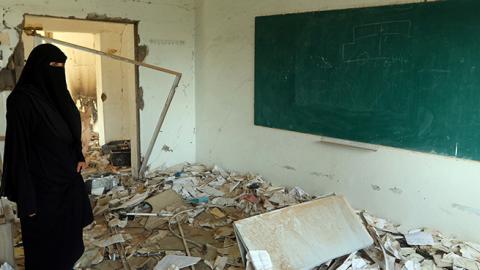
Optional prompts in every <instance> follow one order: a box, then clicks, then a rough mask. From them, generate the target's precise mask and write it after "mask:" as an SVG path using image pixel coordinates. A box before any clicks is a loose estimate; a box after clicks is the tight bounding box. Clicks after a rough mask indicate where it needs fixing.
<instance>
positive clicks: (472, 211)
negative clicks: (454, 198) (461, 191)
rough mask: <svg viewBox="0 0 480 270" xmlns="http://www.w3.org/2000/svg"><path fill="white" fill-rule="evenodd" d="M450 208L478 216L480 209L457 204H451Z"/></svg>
mask: <svg viewBox="0 0 480 270" xmlns="http://www.w3.org/2000/svg"><path fill="white" fill-rule="evenodd" d="M452 208H455V209H458V210H460V211H463V212H466V213H469V214H473V215H476V216H480V208H473V207H470V206H467V205H462V204H458V203H452Z"/></svg>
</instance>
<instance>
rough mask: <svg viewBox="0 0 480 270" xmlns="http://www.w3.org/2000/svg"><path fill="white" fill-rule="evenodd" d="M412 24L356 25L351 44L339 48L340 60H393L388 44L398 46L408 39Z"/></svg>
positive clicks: (395, 22) (407, 21) (353, 61)
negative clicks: (340, 52)
mask: <svg viewBox="0 0 480 270" xmlns="http://www.w3.org/2000/svg"><path fill="white" fill-rule="evenodd" d="M411 28H412V22H411V21H409V20H403V21H384V22H378V23H369V24H362V25H356V26H354V27H353V37H352V42H348V43H343V44H342V45H341V46H342V47H341V51H342V60H343V62H345V63H355V62H368V61H377V60H383V61H385V60H389V59H390V58H395V55H392V53H393V52H394V50H389V47H390V44H392V45H398V42H402V41H403V42H405V41H407V40H408V38H410V31H411Z"/></svg>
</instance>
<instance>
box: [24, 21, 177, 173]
mask: <svg viewBox="0 0 480 270" xmlns="http://www.w3.org/2000/svg"><path fill="white" fill-rule="evenodd" d="M31 16H36V15H31ZM62 19H63V18H62ZM65 19H67V18H65ZM108 22H111V21H108ZM134 26H135V27H134V31H135V35H136V33H137V28H136V24H135V25H134ZM39 30H43V29H41V28H39V27H37V28H34V27H30V28H29V27H24V29H23V31H24V32H25V33H26V34H27V35H28V36H33V37H37V38H40V39H43V40H45V41H48V42H52V43H57V44H60V45H63V46H67V47H71V48H74V49H77V50H82V51H86V52H89V53H93V54H96V55H99V56H101V57H108V58H111V59H114V60H117V61H122V62H126V63H129V64H133V65H135V66H136V67H137V68H136V72H135V73H136V74H135V81H136V86H137V89H138V67H139V66H142V67H146V68H150V69H153V70H157V71H160V72H164V73H167V74H170V75H174V76H175V79H174V81H173V83H172V86H171V88H170V91H169V94H168V96H167V99H166V101H165V104H164V106H163V109H162V112H161V114H160V117H159V119H158V122H157V124H156V127H155V130H154V133H153V136H152V138H151V139H150V143H149V145H148V148H147V151H146V153H145V157H144V158H143V160H139V161H140V164H141V165H140V168H139V169H138V170H135V169H134V168H133V167H132V174H133V176H134V177H136V178H137V177H144V175H145V172H146V170H147V169H148V161H149V159H150V155H151V153H152V150H153V148H154V146H155V143H156V141H157V138H158V135H159V133H160V130H161V128H162V126H163V123H164V121H165V117H166V114H167V112H168V109H169V108H170V104H171V102H172V100H173V97H174V95H175V91H176V89H177V87H178V84H179V82H180V79H181V77H182V73H180V72H177V71H174V70H171V69H167V68H163V67H159V66H155V65H151V64H147V63H143V62H139V61H136V60H133V59H129V58H126V57H123V56H118V55H114V54H108V53H105V52H102V51H98V50H95V49H90V48H87V47H83V46H79V45H76V44H73V43H70V42H66V41H62V40H58V39H54V38H49V37H46V36H42V35H40V34H38V33H37V32H36V31H39ZM137 47H138V46H137V45H136V44H135V51H136V50H137ZM135 108H136V109H135V111H136V118H137V123H138V124H137V127H136V132H137V138H138V140H137V143H138V147H137V149H138V153H136V154H137V155H138V156H140V155H141V154H140V152H141V150H140V143H139V142H140V136H139V127H140V121H139V108H138V102H137V101H136V102H135Z"/></svg>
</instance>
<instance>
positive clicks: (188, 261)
mask: <svg viewBox="0 0 480 270" xmlns="http://www.w3.org/2000/svg"><path fill="white" fill-rule="evenodd" d="M200 260H201V258H199V257H189V256H178V255H167V256H165V257H163V259H162V260H160V261H159V262H158V264H157V265H156V266H155V268H154V270H169V269H171V267H172V266H173V267H177V268H178V269H182V268H184V267H189V266H191V265H195V264H197V263H198V262H199V261H200Z"/></svg>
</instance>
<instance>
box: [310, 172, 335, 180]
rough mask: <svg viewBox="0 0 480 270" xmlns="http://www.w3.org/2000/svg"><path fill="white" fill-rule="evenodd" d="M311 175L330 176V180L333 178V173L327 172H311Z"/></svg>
mask: <svg viewBox="0 0 480 270" xmlns="http://www.w3.org/2000/svg"><path fill="white" fill-rule="evenodd" d="M310 175H313V176H318V177H325V178H328V179H329V180H333V175H331V174H327V173H321V172H311V173H310Z"/></svg>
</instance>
